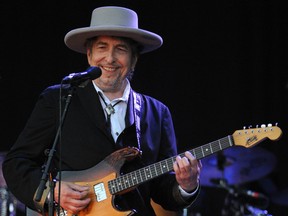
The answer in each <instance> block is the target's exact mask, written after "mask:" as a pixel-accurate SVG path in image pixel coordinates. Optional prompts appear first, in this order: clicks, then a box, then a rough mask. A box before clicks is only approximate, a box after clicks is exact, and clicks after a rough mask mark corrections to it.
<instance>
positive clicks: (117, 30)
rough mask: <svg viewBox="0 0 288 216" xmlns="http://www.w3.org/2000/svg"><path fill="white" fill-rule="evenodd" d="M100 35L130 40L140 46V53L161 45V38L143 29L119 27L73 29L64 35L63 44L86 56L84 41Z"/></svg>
mask: <svg viewBox="0 0 288 216" xmlns="http://www.w3.org/2000/svg"><path fill="white" fill-rule="evenodd" d="M100 35H107V36H118V37H127V38H131V39H133V40H134V41H136V42H138V43H139V44H141V45H142V47H143V49H142V50H141V53H147V52H150V51H153V50H155V49H157V48H159V47H160V46H161V45H162V43H163V40H162V38H161V37H160V36H159V35H157V34H155V33H152V32H149V31H146V30H143V29H135V28H127V27H119V26H107V27H105V26H101V27H99V26H97V27H85V28H78V29H74V30H71V31H70V32H68V33H67V34H66V35H65V37H64V42H65V44H66V46H67V47H69V48H70V49H72V50H74V51H76V52H79V53H83V54H86V47H85V42H86V40H87V39H89V38H92V37H96V36H100Z"/></svg>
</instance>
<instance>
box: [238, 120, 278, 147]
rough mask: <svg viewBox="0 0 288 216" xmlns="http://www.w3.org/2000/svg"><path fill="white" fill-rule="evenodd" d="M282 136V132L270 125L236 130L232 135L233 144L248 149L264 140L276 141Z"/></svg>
mask: <svg viewBox="0 0 288 216" xmlns="http://www.w3.org/2000/svg"><path fill="white" fill-rule="evenodd" d="M281 135H282V130H281V129H280V128H279V127H278V126H272V125H271V124H268V125H267V126H266V125H261V127H256V128H247V129H246V128H244V129H243V130H237V131H235V132H234V133H233V135H232V136H233V139H234V144H235V145H238V146H243V147H246V148H250V147H252V146H254V145H256V144H258V143H260V142H262V141H264V140H265V139H267V138H268V139H270V140H274V141H275V140H278V139H279V138H280V137H281Z"/></svg>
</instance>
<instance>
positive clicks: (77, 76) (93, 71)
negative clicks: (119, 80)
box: [62, 66, 102, 84]
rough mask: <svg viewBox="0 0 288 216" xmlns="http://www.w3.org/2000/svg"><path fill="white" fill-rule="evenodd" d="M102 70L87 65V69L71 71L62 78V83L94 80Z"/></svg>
mask: <svg viewBox="0 0 288 216" xmlns="http://www.w3.org/2000/svg"><path fill="white" fill-rule="evenodd" d="M101 74H102V71H101V69H100V68H99V67H95V66H92V67H89V68H88V69H87V71H84V72H79V73H71V74H69V75H68V76H66V77H64V78H63V79H62V83H63V84H72V83H79V82H83V81H85V80H88V79H90V80H94V79H97V78H98V77H100V76H101Z"/></svg>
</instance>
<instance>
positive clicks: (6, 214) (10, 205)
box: [0, 152, 25, 216]
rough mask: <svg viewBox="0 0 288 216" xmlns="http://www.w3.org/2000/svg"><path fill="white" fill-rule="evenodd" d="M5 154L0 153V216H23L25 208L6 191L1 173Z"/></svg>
mask: <svg viewBox="0 0 288 216" xmlns="http://www.w3.org/2000/svg"><path fill="white" fill-rule="evenodd" d="M5 155H6V153H5V152H1V153H0V216H16V215H18V214H22V215H24V212H25V206H24V204H23V203H21V202H19V201H18V200H17V199H16V198H15V197H14V196H13V194H12V193H11V192H10V191H9V190H8V188H7V185H6V182H5V179H4V177H3V172H2V163H3V161H4V157H5Z"/></svg>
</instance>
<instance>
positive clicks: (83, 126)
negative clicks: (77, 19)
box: [3, 6, 202, 216]
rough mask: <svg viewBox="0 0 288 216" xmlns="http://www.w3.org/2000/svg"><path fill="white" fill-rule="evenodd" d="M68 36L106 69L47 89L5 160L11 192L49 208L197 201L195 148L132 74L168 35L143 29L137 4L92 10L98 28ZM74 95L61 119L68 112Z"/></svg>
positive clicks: (133, 207)
mask: <svg viewBox="0 0 288 216" xmlns="http://www.w3.org/2000/svg"><path fill="white" fill-rule="evenodd" d="M65 44H66V45H67V46H68V47H69V48H70V49H72V50H74V51H76V52H79V53H83V54H86V56H87V59H88V64H89V66H92V67H96V69H101V76H100V74H99V76H100V77H93V78H92V79H93V80H92V81H91V80H90V79H85V80H84V79H83V80H80V81H81V82H80V81H79V80H78V82H72V78H73V76H71V80H70V81H71V82H70V83H68V84H66V85H56V86H50V87H48V88H47V89H46V90H45V91H43V92H42V93H41V95H40V97H39V100H38V102H37V104H36V106H35V108H34V110H33V112H32V114H31V117H30V119H29V120H28V122H27V124H26V126H25V128H24V130H23V131H22V133H21V134H20V136H19V137H18V139H17V141H16V143H15V144H14V145H13V146H12V148H11V150H10V152H9V153H8V154H7V156H6V159H5V161H4V163H3V173H4V176H5V179H6V182H7V186H8V187H9V189H10V190H11V191H12V193H13V194H14V195H15V196H16V197H17V198H18V199H19V200H20V201H21V202H23V203H25V204H26V205H27V206H28V207H29V209H32V210H37V211H38V212H41V213H43V212H44V211H49V209H51V208H49V206H50V207H51V205H48V208H47V205H45V203H48V204H51V202H52V201H53V203H55V204H56V205H57V206H60V207H61V210H63V211H64V212H65V213H68V214H73V215H76V214H79V215H86V214H87V215H89V214H90V215H95V214H97V215H118V214H119V215H122V213H123V212H125V215H127V214H129V213H131V214H132V213H134V214H135V215H143V216H149V215H155V213H154V210H153V208H152V207H151V205H150V201H151V199H152V200H153V201H154V202H156V203H158V204H160V205H161V206H162V207H163V208H165V209H167V210H173V211H178V210H180V209H183V208H185V207H188V206H189V205H191V204H192V203H193V201H194V200H195V199H196V197H197V195H198V194H199V187H200V185H199V175H200V171H201V168H202V167H201V163H200V161H197V160H196V159H195V157H194V156H193V155H192V154H191V153H190V152H185V155H182V156H180V155H179V156H177V157H176V155H177V150H176V149H177V146H176V137H175V131H174V127H173V122H172V117H171V114H170V111H169V109H168V108H167V107H166V106H165V105H164V104H163V103H161V102H160V101H158V100H156V99H154V98H152V97H149V96H147V95H143V94H139V93H136V92H135V91H133V90H132V88H131V86H130V82H129V80H131V78H132V75H133V72H134V69H135V66H136V63H137V60H138V58H139V55H140V54H143V53H147V52H150V51H153V50H155V49H157V48H159V47H160V46H161V45H162V38H161V37H160V36H159V35H157V34H155V33H152V32H149V31H146V30H143V29H140V28H138V17H137V14H136V13H135V12H134V11H132V10H130V9H127V8H123V7H115V6H109V7H100V8H96V9H95V10H94V11H93V13H92V18H91V25H90V26H89V27H84V28H79V29H75V30H72V31H70V32H68V33H67V35H66V36H65ZM88 78H89V77H88ZM59 94H61V106H60V104H59ZM67 98H68V99H67ZM68 101H69V103H68ZM67 103H68V104H69V106H67V112H66V113H65V116H64V117H65V118H64V120H63V125H62V127H59V124H60V123H59V122H61V121H60V120H59V119H60V118H59V115H60V113H59V110H61V111H63V110H65V104H67ZM60 108H61V109H60ZM62 114H63V113H61V116H62ZM63 115H64V114H63ZM58 128H61V133H60V136H59V137H58V136H57V135H56V134H58V133H57V130H58ZM58 135H59V134H58ZM55 137H56V138H55ZM55 139H56V141H57V145H56V149H55V153H54V156H53V160H52V165H51V169H50V170H49V172H50V173H49V177H50V178H49V180H50V181H49V180H47V188H45V189H44V190H43V194H42V191H41V187H40V188H39V184H40V182H41V178H42V176H43V173H42V172H43V165H45V162H46V160H47V156H45V153H46V155H47V149H51V148H52V146H53V143H54V140H55ZM53 152H54V151H53ZM50 153H51V151H50ZM49 155H51V154H49ZM162 160H164V162H162V163H161V161H162ZM159 161H160V163H159ZM170 161H172V163H171V164H172V165H171V164H170V165H169V162H170ZM157 162H158V163H157ZM46 167H47V164H46ZM143 167H146V168H143ZM172 169H173V172H172ZM60 171H61V172H60ZM111 174H112V176H113V177H111ZM116 174H117V175H116ZM121 177H122V178H121ZM16 179H17V181H15V180H16ZM51 179H52V180H53V181H51ZM115 179H116V180H115ZM42 180H43V178H42ZM118 180H119V181H118ZM51 182H55V187H54V185H53V184H51ZM51 188H52V189H54V190H51ZM37 189H38V190H37ZM39 192H40V195H41V194H42V195H41V197H40V198H41V200H39V197H38V198H37V196H39ZM114 192H115V193H114ZM51 193H52V194H51ZM112 195H113V196H112ZM51 200H52V201H51ZM126 213H127V214H126Z"/></svg>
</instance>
